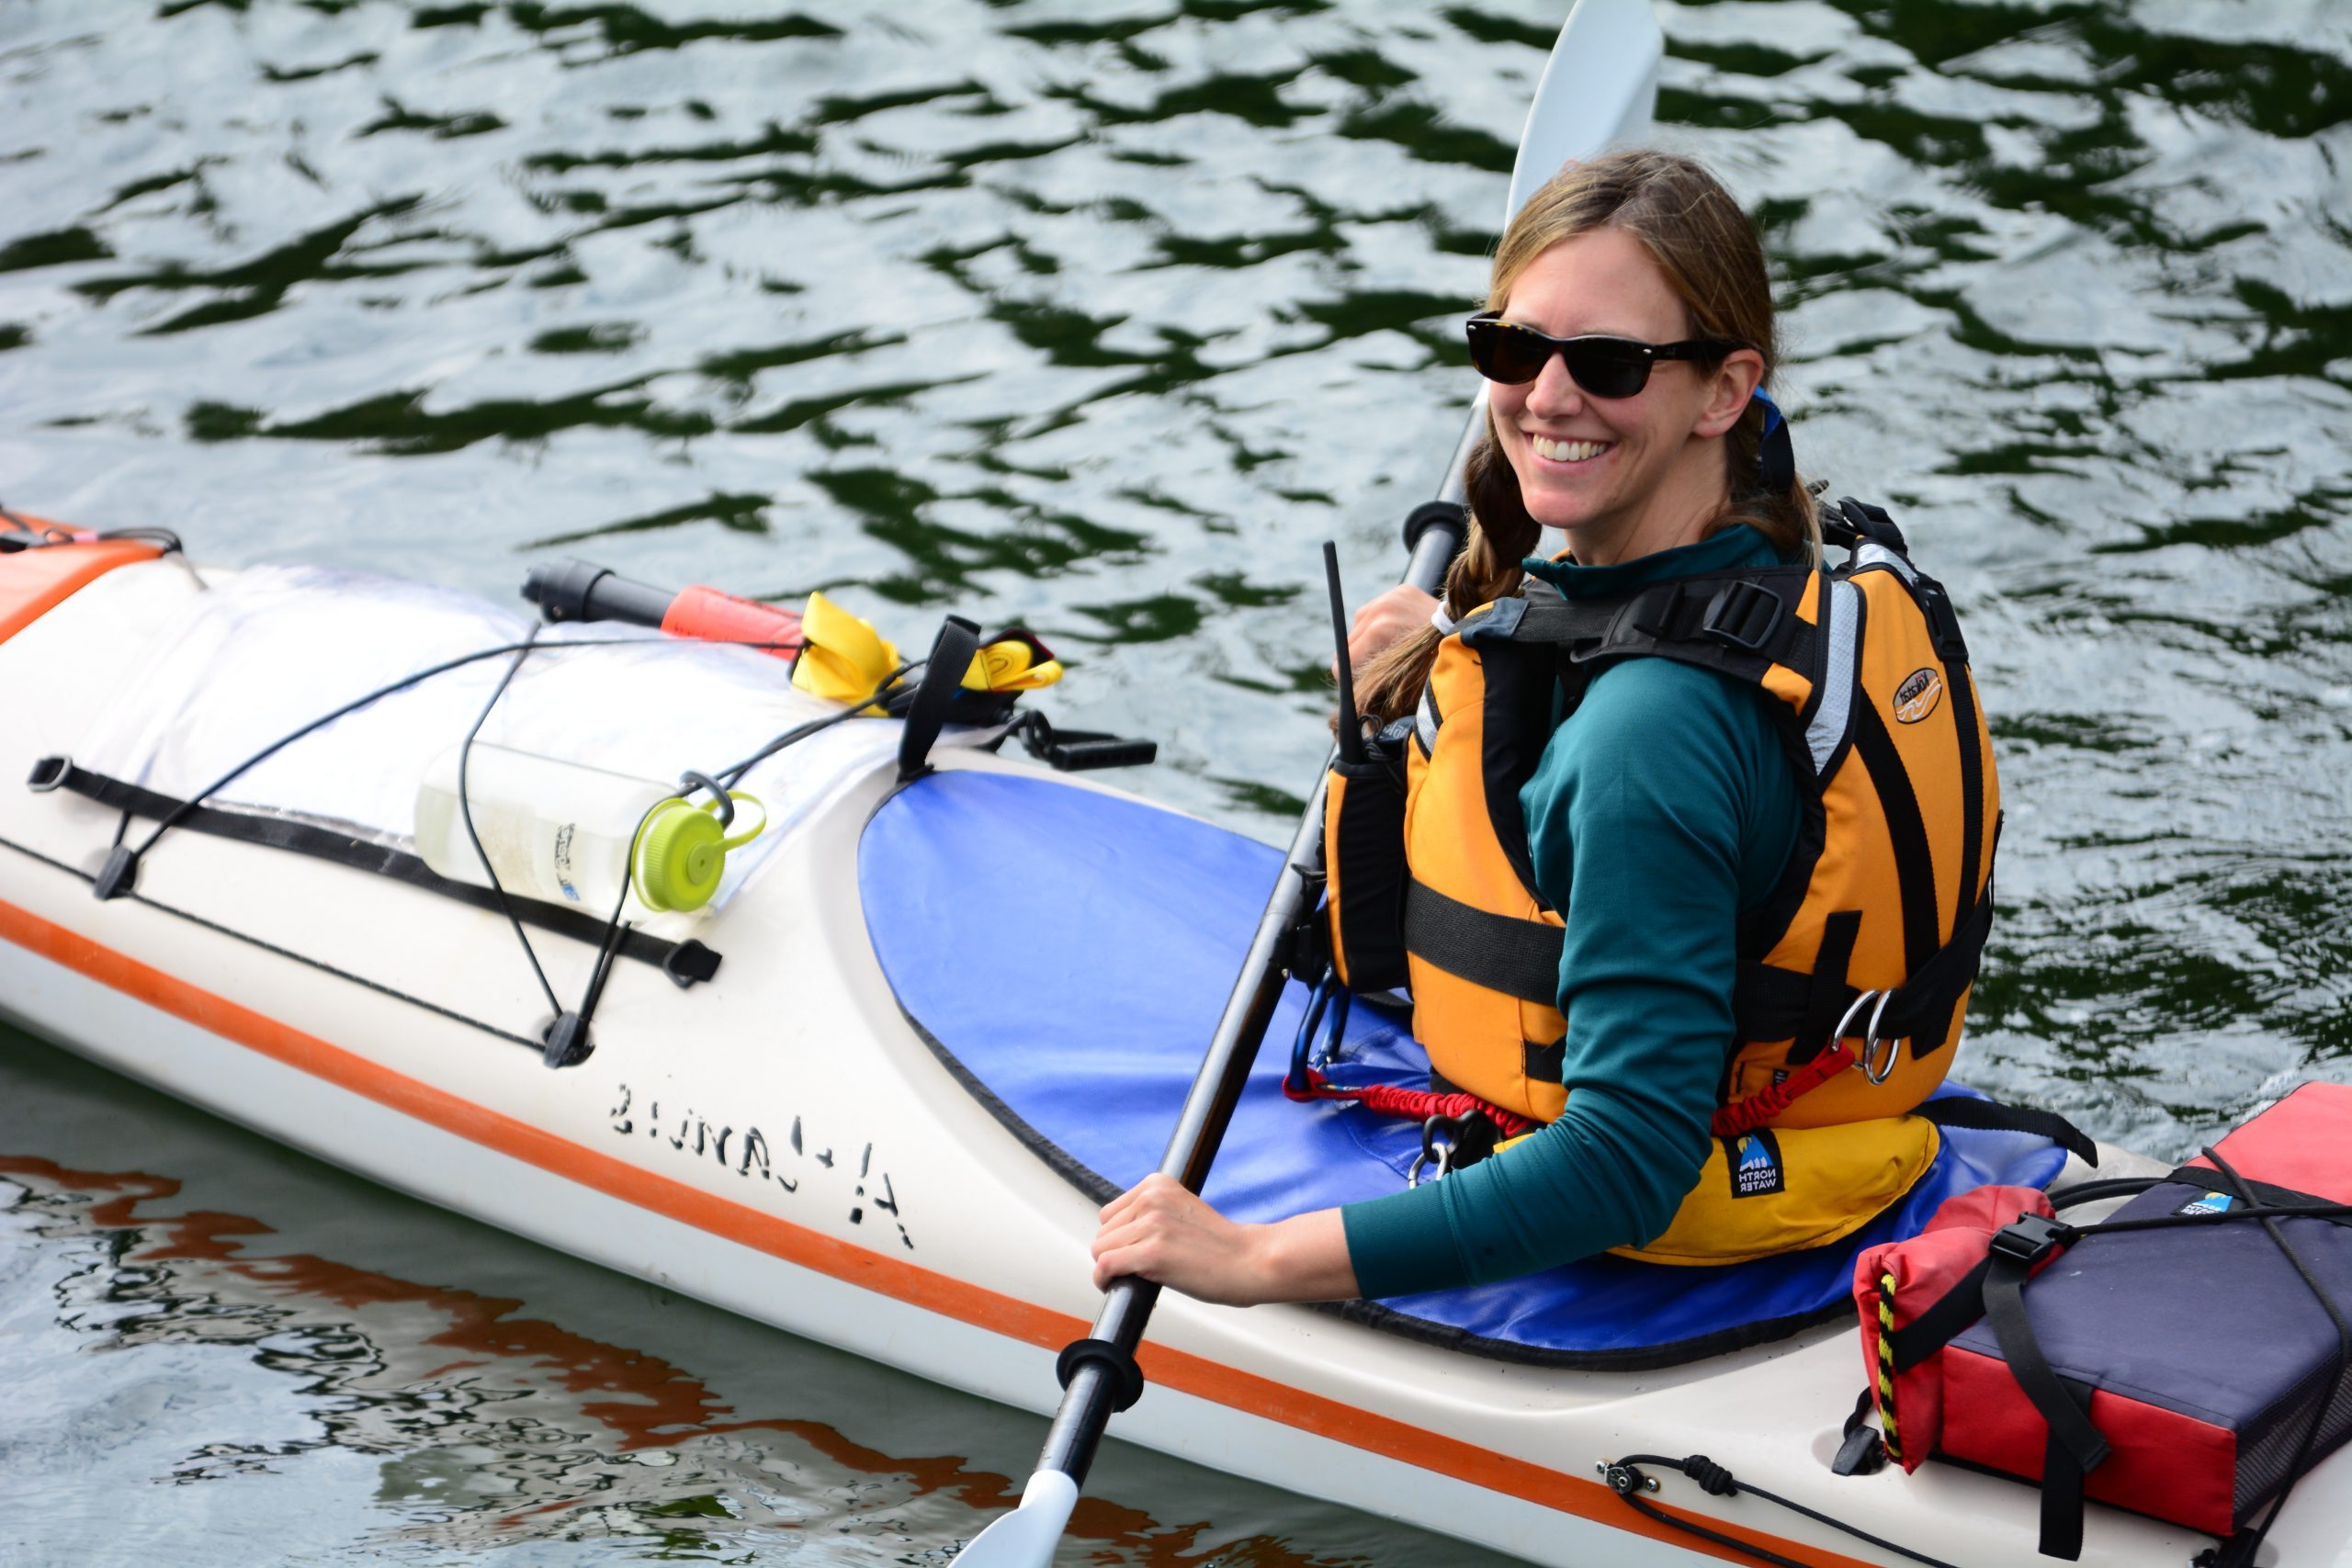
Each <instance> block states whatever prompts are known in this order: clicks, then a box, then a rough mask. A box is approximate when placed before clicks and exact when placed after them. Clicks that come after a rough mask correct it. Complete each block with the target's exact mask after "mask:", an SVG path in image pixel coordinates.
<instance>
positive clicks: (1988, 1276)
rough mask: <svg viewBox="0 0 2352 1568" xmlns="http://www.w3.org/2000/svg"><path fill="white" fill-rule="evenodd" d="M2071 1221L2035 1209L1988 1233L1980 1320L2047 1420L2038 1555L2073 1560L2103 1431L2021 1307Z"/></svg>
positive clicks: (2083, 1393)
mask: <svg viewBox="0 0 2352 1568" xmlns="http://www.w3.org/2000/svg"><path fill="white" fill-rule="evenodd" d="M2073 1235H2074V1233H2073V1231H2072V1230H2071V1228H2070V1227H2068V1226H2067V1225H2065V1224H2061V1223H2060V1222H2059V1221H2056V1220H2052V1219H2050V1218H2048V1217H2046V1216H2044V1215H2041V1214H2022V1215H2019V1216H2018V1219H2017V1221H2016V1222H2015V1223H2014V1224H2009V1225H2007V1226H2005V1227H2003V1228H2002V1229H2001V1230H1999V1231H1996V1232H1995V1233H1994V1235H1993V1243H1992V1248H1991V1250H1990V1251H1989V1252H1988V1253H1987V1255H1986V1257H1985V1264H1986V1269H1985V1322H1986V1323H1987V1324H1988V1325H1991V1327H1992V1330H1993V1338H1994V1342H1995V1343H1996V1344H1997V1345H1999V1346H2000V1348H2001V1358H2002V1359H2004V1360H2006V1361H2007V1363H2008V1366H2009V1376H2010V1377H2011V1378H2013V1379H2015V1380H2016V1382H2017V1385H2018V1388H2019V1389H2020V1390H2022V1391H2023V1392H2024V1393H2025V1396H2026V1398H2027V1399H2028V1400H2030V1402H2031V1403H2032V1404H2033V1407H2034V1409H2036V1410H2038V1411H2040V1412H2041V1418H2042V1420H2043V1421H2045V1422H2047V1423H2048V1424H2049V1427H2050V1441H2049V1447H2048V1449H2047V1450H2046V1451H2045V1452H2044V1454H2043V1456H2042V1465H2041V1552H2042V1555H2044V1556H2046V1557H2058V1558H2064V1559H2065V1560H2066V1561H2068V1562H2073V1561H2074V1560H2075V1559H2076V1558H2078V1557H2080V1556H2081V1555H2082V1553H2083V1488H2084V1480H2085V1477H2086V1476H2087V1475H2088V1474H2089V1473H2090V1472H2092V1471H2094V1470H2097V1469H2098V1467H2099V1466H2100V1465H2102V1464H2104V1463H2106V1462H2107V1458H2108V1455H2109V1452H2110V1451H2111V1450H2110V1449H2109V1445H2108V1441H2107V1438H2106V1436H2105V1435H2104V1434H2103V1433H2101V1432H2100V1431H2099V1429H2098V1427H2097V1426H2096V1425H2094V1424H2093V1423H2092V1421H2091V1418H2090V1414H2089V1405H2090V1389H2089V1386H2088V1385H2087V1384H2085V1383H2082V1382H2077V1381H2075V1379H2072V1378H2064V1377H2061V1376H2060V1375H2059V1373H2058V1371H2057V1369H2055V1368H2053V1367H2052V1366H2051V1364H2050V1358H2049V1357H2047V1356H2045V1355H2043V1354H2042V1351H2041V1338H2040V1337H2039V1336H2037V1335H2036V1334H2035V1333H2034V1331H2033V1320H2032V1319H2031V1318H2030V1316H2028V1315H2027V1314H2026V1310H2025V1295H2024V1291H2025V1282H2026V1280H2027V1278H2028V1276H2030V1274H2031V1273H2032V1272H2033V1269H2034V1266H2035V1265H2036V1264H2039V1263H2040V1262H2041V1261H2042V1260H2043V1259H2044V1258H2049V1257H2050V1256H2051V1255H2052V1254H2053V1253H2055V1252H2056V1251H2057V1250H2058V1248H2060V1247H2064V1246H2065V1245H2066V1243H2067V1242H2068V1241H2070V1240H2072V1239H2073Z"/></svg>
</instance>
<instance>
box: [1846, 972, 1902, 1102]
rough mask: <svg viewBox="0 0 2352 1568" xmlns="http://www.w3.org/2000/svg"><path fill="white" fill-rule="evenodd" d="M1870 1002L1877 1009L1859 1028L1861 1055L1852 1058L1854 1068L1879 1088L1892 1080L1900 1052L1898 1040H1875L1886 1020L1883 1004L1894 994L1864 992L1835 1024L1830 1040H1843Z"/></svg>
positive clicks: (1900, 1045)
mask: <svg viewBox="0 0 2352 1568" xmlns="http://www.w3.org/2000/svg"><path fill="white" fill-rule="evenodd" d="M1873 999H1875V1000H1876V1001H1877V1003H1878V1005H1877V1006H1876V1007H1874V1008H1871V1021H1870V1022H1869V1023H1867V1024H1865V1025H1863V1027H1862V1049H1861V1053H1860V1055H1857V1056H1856V1057H1855V1058H1854V1066H1858V1067H1860V1068H1861V1070H1862V1077H1866V1078H1868V1079H1870V1080H1871V1082H1872V1083H1874V1084H1882V1083H1884V1082H1885V1081H1886V1080H1887V1079H1888V1078H1890V1077H1894V1064H1895V1062H1896V1061H1897V1060H1899V1059H1900V1057H1901V1055H1902V1052H1903V1042H1902V1041H1901V1040H1900V1039H1895V1040H1886V1041H1882V1040H1881V1039H1880V1038H1879V1036H1878V1028H1879V1025H1880V1024H1881V1023H1882V1022H1883V1021H1885V1019H1886V1004H1887V1003H1889V1002H1891V1001H1893V1000H1894V992H1893V991H1864V992H1863V993H1862V994H1861V995H1860V996H1858V997H1856V998H1854V1005H1853V1006H1851V1007H1849V1008H1848V1009H1847V1010H1846V1016H1845V1017H1843V1018H1841V1019H1839V1020H1838V1031H1837V1032H1836V1033H1835V1034H1833V1035H1831V1036H1830V1038H1831V1039H1833V1040H1843V1039H1845V1038H1846V1036H1847V1035H1848V1034H1849V1033H1850V1032H1852V1030H1853V1027H1854V1020H1855V1019H1857V1018H1859V1017H1860V1016H1861V1011H1862V1009H1864V1008H1865V1007H1870V1004H1871V1001H1872V1000H1873ZM1882 1044H1883V1045H1884V1046H1885V1047H1886V1054H1885V1055H1884V1056H1883V1058H1880V1057H1879V1047H1880V1046H1881V1045H1882Z"/></svg>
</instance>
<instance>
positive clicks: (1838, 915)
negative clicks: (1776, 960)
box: [1732, 909, 1902, 1067]
mask: <svg viewBox="0 0 2352 1568" xmlns="http://www.w3.org/2000/svg"><path fill="white" fill-rule="evenodd" d="M1861 934H1862V912H1861V911H1860V909H1838V910H1833V911H1832V912H1831V913H1830V914H1828V915H1827V916H1826V917H1825V918H1824V919H1823V920H1822V922H1821V946H1820V947H1819V948H1818V949H1816V950H1815V953H1814V958H1813V973H1812V974H1810V975H1804V976H1793V975H1792V976H1790V978H1792V979H1793V980H1796V981H1797V983H1798V984H1797V987H1796V990H1797V991H1799V992H1801V993H1802V996H1803V1000H1802V1001H1801V1003H1800V1004H1799V1005H1800V1008H1801V1009H1802V1010H1801V1012H1800V1013H1799V1015H1798V1019H1797V1023H1796V1027H1795V1028H1793V1029H1792V1030H1790V1031H1788V1032H1787V1033H1788V1037H1789V1038H1791V1039H1792V1040H1793V1041H1794V1042H1795V1043H1794V1044H1793V1045H1792V1046H1791V1047H1790V1049H1789V1066H1792V1067H1801V1066H1804V1065H1805V1064H1806V1063H1807V1062H1810V1061H1812V1060H1813V1059H1814V1058H1815V1056H1818V1055H1821V1053H1822V1052H1823V1051H1825V1050H1826V1049H1828V1046H1829V1036H1830V1035H1831V1033H1832V1032H1835V1031H1836V1030H1837V1028H1838V1020H1839V1019H1841V1018H1844V1017H1845V1016H1846V1015H1847V1014H1848V1013H1849V1011H1850V1010H1852V1007H1853V1002H1854V998H1855V997H1856V996H1858V995H1859V994H1860V993H1859V992H1857V991H1856V990H1855V989H1854V987H1851V986H1849V985H1848V984H1846V970H1847V967H1848V965H1849V964H1852V963H1853V960H1854V942H1855V941H1856V939H1858V938H1859V937H1860V935H1861ZM1781 973H1784V971H1781V970H1778V969H1768V968H1766V967H1765V966H1764V965H1763V964H1760V963H1759V964H1743V965H1742V966H1741V970H1740V974H1739V977H1738V978H1737V979H1735V980H1734V981H1733V982H1732V1017H1733V1018H1734V1019H1736V1021H1738V1023H1739V1025H1740V1030H1739V1032H1740V1034H1741V1035H1742V1036H1743V1037H1744V1038H1747V1039H1750V1040H1778V1039H1781V1037H1782V1035H1781V1032H1780V1031H1778V1030H1774V1031H1773V1032H1770V1033H1763V1034H1759V1033H1758V1032H1756V1030H1757V1028H1758V1027H1767V1028H1769V1027H1770V1026H1769V1025H1760V1026H1759V1025H1758V1024H1757V1023H1756V1022H1754V1021H1753V1020H1754V1017H1755V1010H1754V1009H1752V1008H1750V1007H1748V1006H1747V1005H1745V1004H1744V1003H1743V1002H1742V1000H1741V998H1740V990H1741V987H1743V985H1744V984H1745V983H1746V981H1747V976H1749V975H1750V974H1757V975H1778V974H1781ZM1889 1005H1890V1006H1892V1005H1893V1004H1891V1003H1890V1004H1889ZM1895 1038H1896V1039H1898V1040H1899V1039H1901V1038H1902V1036H1900V1035H1897V1036H1895Z"/></svg>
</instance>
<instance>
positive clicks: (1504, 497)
mask: <svg viewBox="0 0 2352 1568" xmlns="http://www.w3.org/2000/svg"><path fill="white" fill-rule="evenodd" d="M1464 485H1465V488H1466V489H1467V491H1468V492H1469V498H1470V533H1469V536H1468V537H1467V538H1465V539H1464V541H1463V545H1462V553H1461V554H1460V555H1457V556H1455V557H1454V558H1453V565H1452V566H1450V567H1448V568H1447V569H1446V572H1445V592H1444V596H1443V598H1442V600H1441V601H1440V607H1441V608H1442V609H1443V610H1444V612H1445V613H1446V615H1448V616H1449V617H1458V616H1461V615H1467V614H1469V613H1470V612H1471V611H1473V610H1475V609H1476V608H1478V607H1479V606H1480V605H1482V604H1493V603H1494V602H1495V601H1496V600H1498V599H1503V598H1508V597H1509V596H1510V595H1511V594H1513V593H1516V592H1519V585H1520V583H1521V581H1523V580H1524V579H1525V577H1526V572H1525V570H1523V569H1522V568H1521V566H1520V562H1521V561H1522V560H1524V559H1526V558H1527V557H1528V556H1529V555H1531V554H1532V553H1533V552H1534V549H1535V546H1536V543H1537V541H1538V540H1539V539H1541V538H1542V536H1543V532H1544V529H1543V525H1541V524H1539V523H1537V522H1536V521H1535V519H1534V518H1532V517H1531V516H1529V515H1528V514H1527V506H1526V503H1525V502H1522V501H1521V499H1520V494H1519V479H1518V478H1517V476H1515V475H1514V474H1512V472H1511V470H1510V463H1509V462H1508V461H1506V460H1505V459H1504V457H1502V455H1501V453H1500V451H1499V450H1498V448H1497V446H1495V436H1494V432H1493V431H1492V430H1489V431H1487V434H1486V435H1485V436H1484V437H1483V438H1482V439H1481V440H1480V441H1479V443H1478V445H1477V446H1475V447H1473V448H1472V449H1471V452H1470V461H1469V464H1468V467H1467V468H1466V470H1465V472H1464ZM1439 641H1440V637H1439V633H1438V629H1437V628H1436V627H1435V626H1425V627H1423V628H1421V629H1420V630H1419V631H1417V632H1415V633H1413V634H1412V635H1411V636H1410V637H1400V638H1398V639H1397V641H1396V642H1394V643H1391V644H1390V645H1389V646H1388V647H1386V648H1385V649H1381V650H1380V651H1379V652H1378V653H1375V654H1374V655H1373V656H1372V658H1370V659H1369V660H1365V662H1364V667H1363V669H1362V670H1360V671H1356V701H1357V703H1358V704H1359V705H1361V706H1362V707H1363V711H1364V712H1365V713H1367V714H1370V715H1372V716H1374V717H1376V718H1378V719H1380V720H1381V721H1382V722H1383V723H1385V722H1387V721H1388V720H1390V719H1393V718H1398V717H1401V716H1404V715H1406V714H1408V713H1410V712H1412V711H1413V707H1414V705H1416V704H1417V703H1419V701H1420V700H1421V688H1422V686H1424V685H1425V684H1427V683H1428V682H1429V678H1430V666H1431V665H1433V664H1435V663H1436V662H1437V645H1438V642H1439Z"/></svg>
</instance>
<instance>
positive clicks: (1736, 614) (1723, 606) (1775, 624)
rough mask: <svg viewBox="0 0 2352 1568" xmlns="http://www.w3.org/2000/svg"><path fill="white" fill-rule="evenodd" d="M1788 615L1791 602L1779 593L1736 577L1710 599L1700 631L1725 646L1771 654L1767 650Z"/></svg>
mask: <svg viewBox="0 0 2352 1568" xmlns="http://www.w3.org/2000/svg"><path fill="white" fill-rule="evenodd" d="M1788 618H1789V609H1788V606H1787V605H1786V604H1782V603H1781V596H1780V595H1779V594H1777V593H1774V592H1770V590H1768V589H1763V588H1758V587H1757V586H1756V584H1754V583H1753V582H1748V581H1744V580H1739V579H1735V580H1734V581H1730V582H1726V583H1724V585H1723V586H1722V587H1721V588H1719V589H1717V590H1716V591H1715V596H1714V597H1713V599H1710V600H1709V601H1707V608H1706V612H1705V614H1703V615H1701V616H1700V617H1699V635H1700V636H1701V637H1705V638H1706V639H1707V640H1708V641H1710V642H1716V643H1721V644H1723V645H1724V647H1725V648H1736V649H1739V650H1740V651H1741V652H1743V653H1753V654H1756V655H1758V656H1759V657H1763V658H1770V652H1769V651H1768V650H1769V649H1770V648H1771V647H1772V646H1773V645H1774V642H1775V639H1777V638H1778V637H1779V636H1780V635H1781V629H1782V627H1783V626H1784V625H1785V624H1786V623H1787V621H1788Z"/></svg>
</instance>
